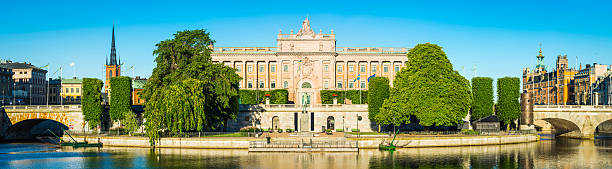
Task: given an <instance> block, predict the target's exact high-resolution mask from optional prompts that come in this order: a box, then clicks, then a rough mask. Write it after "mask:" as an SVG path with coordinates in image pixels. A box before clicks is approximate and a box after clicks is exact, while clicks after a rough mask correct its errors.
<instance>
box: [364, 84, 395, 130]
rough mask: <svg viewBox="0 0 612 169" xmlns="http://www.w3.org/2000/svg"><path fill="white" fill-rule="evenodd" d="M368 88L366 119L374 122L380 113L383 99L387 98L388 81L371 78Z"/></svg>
mask: <svg viewBox="0 0 612 169" xmlns="http://www.w3.org/2000/svg"><path fill="white" fill-rule="evenodd" d="M369 84H370V86H368V99H369V100H368V117H370V118H372V120H373V121H375V122H377V123H378V121H376V120H377V119H376V118H375V117H376V115H378V113H380V107H381V106H382V104H383V102H384V101H385V99H387V98H389V92H390V91H389V79H387V78H386V77H373V78H371V79H370V83H369Z"/></svg>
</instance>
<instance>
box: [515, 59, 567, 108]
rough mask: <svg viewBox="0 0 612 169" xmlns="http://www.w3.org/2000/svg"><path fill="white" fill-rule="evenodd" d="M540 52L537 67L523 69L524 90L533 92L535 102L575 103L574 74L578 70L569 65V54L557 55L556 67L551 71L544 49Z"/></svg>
mask: <svg viewBox="0 0 612 169" xmlns="http://www.w3.org/2000/svg"><path fill="white" fill-rule="evenodd" d="M539 53H540V54H539V55H538V56H537V58H538V64H537V65H536V67H535V68H534V69H533V70H530V69H529V68H524V69H523V92H526V93H531V95H532V98H533V102H534V103H535V104H554V105H567V104H575V102H576V101H575V97H574V96H575V94H574V93H575V85H574V76H575V75H576V73H578V71H577V70H575V69H570V68H569V67H568V60H567V55H559V56H557V65H556V69H554V70H551V71H550V72H549V71H547V70H546V66H545V65H544V56H543V55H542V50H540V51H539Z"/></svg>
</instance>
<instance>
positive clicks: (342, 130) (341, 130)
mask: <svg viewBox="0 0 612 169" xmlns="http://www.w3.org/2000/svg"><path fill="white" fill-rule="evenodd" d="M336 132H344V129H336Z"/></svg>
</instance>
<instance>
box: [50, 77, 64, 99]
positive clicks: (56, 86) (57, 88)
mask: <svg viewBox="0 0 612 169" xmlns="http://www.w3.org/2000/svg"><path fill="white" fill-rule="evenodd" d="M48 87H49V89H48V91H49V95H48V98H47V99H48V100H49V104H50V105H57V104H62V102H61V100H60V99H61V98H62V97H61V96H60V93H61V90H62V81H61V80H60V79H51V78H49V85H48Z"/></svg>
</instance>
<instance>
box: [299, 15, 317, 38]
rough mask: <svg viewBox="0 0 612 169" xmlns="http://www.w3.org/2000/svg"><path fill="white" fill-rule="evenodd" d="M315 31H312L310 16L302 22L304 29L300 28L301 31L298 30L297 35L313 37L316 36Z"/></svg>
mask: <svg viewBox="0 0 612 169" xmlns="http://www.w3.org/2000/svg"><path fill="white" fill-rule="evenodd" d="M314 35H315V33H314V31H312V29H311V28H310V21H309V20H308V18H306V19H305V20H304V22H302V29H300V31H298V33H297V36H298V37H308V36H310V37H312V38H314Z"/></svg>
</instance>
